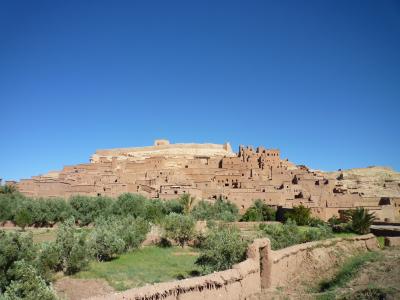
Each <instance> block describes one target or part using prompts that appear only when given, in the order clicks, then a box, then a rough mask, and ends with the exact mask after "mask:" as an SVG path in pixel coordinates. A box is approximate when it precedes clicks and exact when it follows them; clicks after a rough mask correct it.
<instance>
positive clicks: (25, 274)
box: [4, 260, 57, 300]
mask: <svg viewBox="0 0 400 300" xmlns="http://www.w3.org/2000/svg"><path fill="white" fill-rule="evenodd" d="M12 274H13V278H14V279H13V281H12V282H11V283H10V285H8V286H7V289H6V291H5V293H4V299H6V300H18V299H27V300H36V299H41V300H53V299H54V300H55V299H57V297H56V296H55V294H54V293H53V291H52V290H51V289H50V288H49V287H48V286H47V285H46V282H45V281H44V280H43V279H42V278H41V277H40V276H39V274H38V273H37V271H36V269H35V268H34V267H33V266H32V265H30V264H29V263H27V262H26V261H24V260H20V261H17V262H15V266H14V269H13V271H12Z"/></svg>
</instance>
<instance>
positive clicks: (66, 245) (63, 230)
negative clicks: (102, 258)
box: [56, 218, 92, 275]
mask: <svg viewBox="0 0 400 300" xmlns="http://www.w3.org/2000/svg"><path fill="white" fill-rule="evenodd" d="M56 243H57V247H59V249H60V260H61V266H62V268H63V271H64V273H65V274H67V275H70V274H74V273H76V272H78V271H80V270H82V269H83V268H85V267H86V266H87V265H88V263H89V259H90V257H91V255H92V252H91V249H90V247H88V244H87V241H86V234H85V233H84V232H82V231H81V230H79V229H77V228H76V227H75V219H74V218H70V219H68V220H66V221H65V222H64V223H62V224H61V225H60V227H59V228H58V230H57V238H56Z"/></svg>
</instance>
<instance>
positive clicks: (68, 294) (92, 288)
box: [54, 277, 114, 300]
mask: <svg viewBox="0 0 400 300" xmlns="http://www.w3.org/2000/svg"><path fill="white" fill-rule="evenodd" d="M54 290H55V291H56V293H57V296H58V297H59V298H60V299H66V300H80V299H85V298H88V297H93V296H102V295H107V294H110V293H112V292H114V289H113V288H112V287H111V286H110V285H109V284H108V283H107V281H105V280H102V279H75V278H70V277H65V278H62V279H60V280H58V281H57V282H56V283H55V284H54Z"/></svg>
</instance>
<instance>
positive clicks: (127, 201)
mask: <svg viewBox="0 0 400 300" xmlns="http://www.w3.org/2000/svg"><path fill="white" fill-rule="evenodd" d="M146 200H147V199H146V198H145V197H143V196H142V195H136V194H130V193H125V194H122V195H120V196H119V197H118V199H117V201H115V202H114V205H113V213H114V214H116V215H122V216H127V215H131V216H134V217H135V218H136V217H144V216H145V214H146V208H145V205H146Z"/></svg>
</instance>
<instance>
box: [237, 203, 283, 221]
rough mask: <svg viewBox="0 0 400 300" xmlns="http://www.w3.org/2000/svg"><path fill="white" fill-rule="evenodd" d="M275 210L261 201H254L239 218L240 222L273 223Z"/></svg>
mask: <svg viewBox="0 0 400 300" xmlns="http://www.w3.org/2000/svg"><path fill="white" fill-rule="evenodd" d="M275 216H276V210H275V209H274V208H272V207H270V206H268V205H267V204H265V203H264V202H262V201H261V200H255V201H254V203H253V205H252V206H250V207H249V208H248V209H247V210H246V212H245V213H244V215H243V216H242V218H241V221H246V222H249V221H258V222H259V221H275Z"/></svg>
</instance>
